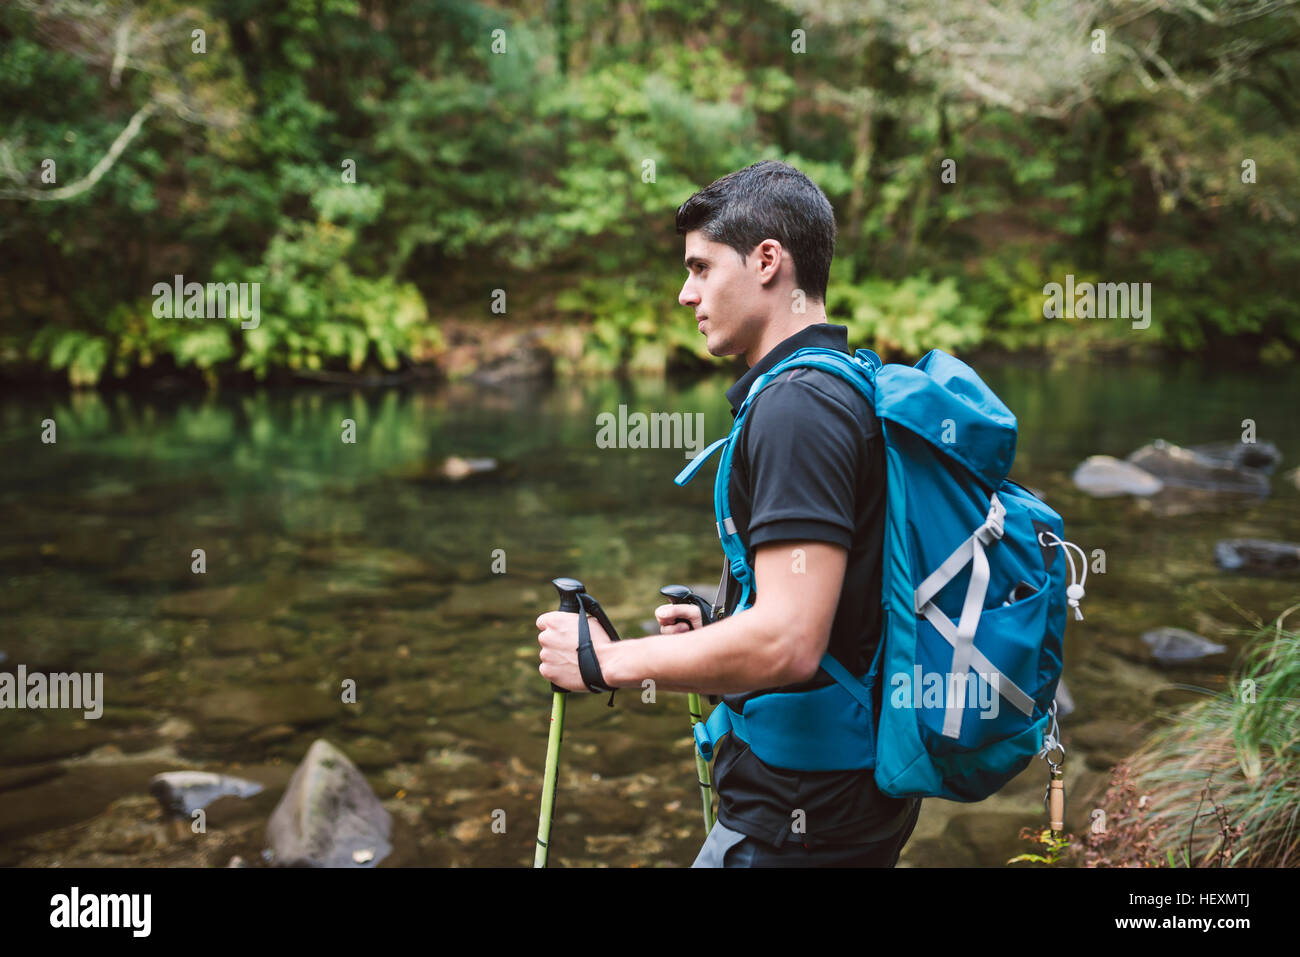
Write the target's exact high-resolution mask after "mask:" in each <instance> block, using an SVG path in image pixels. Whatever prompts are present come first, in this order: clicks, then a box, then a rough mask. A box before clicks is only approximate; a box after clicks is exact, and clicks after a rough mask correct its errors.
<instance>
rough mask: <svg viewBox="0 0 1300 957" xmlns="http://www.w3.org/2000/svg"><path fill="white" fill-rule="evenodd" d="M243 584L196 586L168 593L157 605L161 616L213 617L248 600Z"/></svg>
mask: <svg viewBox="0 0 1300 957" xmlns="http://www.w3.org/2000/svg"><path fill="white" fill-rule="evenodd" d="M244 592H245V588H244V586H242V585H227V586H225V587H224V588H196V589H194V590H193V591H185V592H180V593H178V594H175V595H168V596H167V597H165V598H163V599H161V600H160V601H159V602H158V605H157V614H158V615H159V616H174V617H177V618H213V617H216V616H218V615H225V614H228V613H230V612H232V611H234V610H236V609H237V608H238V607H239V606H240V605H241V604H243V603H244V601H245V600H246V598H245V595H244Z"/></svg>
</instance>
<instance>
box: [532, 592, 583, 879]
mask: <svg viewBox="0 0 1300 957" xmlns="http://www.w3.org/2000/svg"><path fill="white" fill-rule="evenodd" d="M551 584H552V585H554V586H555V589H556V591H558V592H559V593H560V608H559V610H560V611H571V612H577V613H578V614H582V604H581V602H579V601H578V596H579V595H580V594H582V592H583V591H585V590H586V589H584V588H583V585H582V582H580V581H578V580H577V579H576V578H557V579H555V580H554V581H552V582H551ZM551 691H552V692H554V693H553V694H552V695H551V734H550V738H549V739H548V740H547V742H546V772H545V774H544V775H543V777H542V810H541V813H540V815H539V816H538V818H537V850H536V852H535V853H534V854H533V867H545V866H546V853H547V850H548V847H547V844H548V842H549V841H550V839H551V819H552V818H553V817H554V816H555V782H556V779H557V778H558V777H559V774H560V742H561V741H562V740H563V739H564V703H565V695H567V694H568V693H569V692H567V691H566V690H565V689H563V688H561V687H558V686H557V685H556V684H555V683H554V682H551Z"/></svg>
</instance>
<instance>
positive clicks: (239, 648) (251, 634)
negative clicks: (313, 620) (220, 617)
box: [206, 621, 296, 655]
mask: <svg viewBox="0 0 1300 957" xmlns="http://www.w3.org/2000/svg"><path fill="white" fill-rule="evenodd" d="M295 637H296V633H295V632H293V631H292V630H291V629H288V628H283V627H277V626H275V625H268V624H267V623H266V622H262V621H242V622H224V623H221V624H217V625H214V626H213V627H212V628H211V629H210V630H209V631H208V633H207V636H206V642H207V646H208V648H209V649H210V650H211V651H212V653H213V654H215V655H240V654H248V653H250V652H259V651H274V650H276V649H278V648H279V647H280V646H281V644H282V643H291V642H292V641H293V640H294V638H295Z"/></svg>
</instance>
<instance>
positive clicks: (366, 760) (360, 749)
mask: <svg viewBox="0 0 1300 957" xmlns="http://www.w3.org/2000/svg"><path fill="white" fill-rule="evenodd" d="M348 752H349V753H350V754H351V756H352V760H353V761H354V762H355V763H356V765H357V767H360V768H386V767H391V766H392V765H394V764H396V763H397V762H398V761H399V760H400V759H401V753H400V752H399V751H398V749H397V748H395V747H394V746H393V745H392V744H391V743H389V742H388V741H385V740H383V739H381V738H374V737H361V738H356V739H355V740H353V741H351V742H350V743H349V745H348Z"/></svg>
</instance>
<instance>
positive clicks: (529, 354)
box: [468, 330, 555, 386]
mask: <svg viewBox="0 0 1300 957" xmlns="http://www.w3.org/2000/svg"><path fill="white" fill-rule="evenodd" d="M554 361H555V360H554V357H553V356H552V355H551V352H550V350H548V349H547V348H546V347H545V346H544V345H543V344H542V341H541V333H540V332H539V331H537V330H530V331H529V332H525V333H523V334H521V335H519V337H518V338H516V339H515V341H514V342H513V343H512V344H511V346H510V347H509V351H508V352H506V353H505V354H504V355H500V356H496V357H494V358H492V359H489V360H488V361H487V362H484V363H483V364H482V365H480V366H479V367H478V368H477V369H476V370H474V372H472V373H471V374H470V375H469V376H468V378H469V379H470V381H472V382H477V383H479V384H481V385H489V386H495V385H502V384H506V383H512V382H517V381H520V380H535V379H546V378H549V377H550V376H551V374H552V372H553V368H554Z"/></svg>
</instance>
